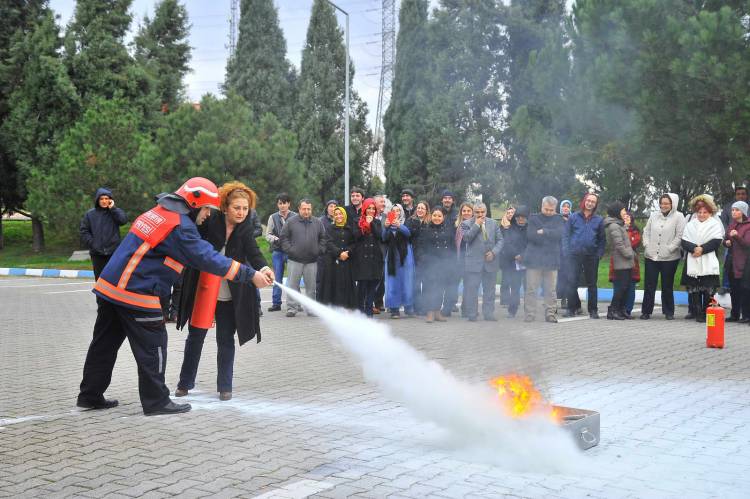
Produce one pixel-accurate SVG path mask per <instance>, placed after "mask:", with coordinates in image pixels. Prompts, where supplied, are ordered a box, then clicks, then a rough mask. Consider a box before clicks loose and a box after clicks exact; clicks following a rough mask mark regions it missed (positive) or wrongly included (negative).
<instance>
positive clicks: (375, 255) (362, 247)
mask: <svg viewBox="0 0 750 499" xmlns="http://www.w3.org/2000/svg"><path fill="white" fill-rule="evenodd" d="M381 231H382V228H381V225H380V220H378V219H374V220H373V221H372V223H371V224H370V233H369V234H363V233H362V231H361V230H360V228H359V226H357V227H355V229H354V240H355V246H354V262H353V263H354V265H353V271H354V280H355V281H379V280H381V279H382V278H383V252H382V251H381V249H380V245H381V242H380V233H381Z"/></svg>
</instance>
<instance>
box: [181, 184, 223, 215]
mask: <svg viewBox="0 0 750 499" xmlns="http://www.w3.org/2000/svg"><path fill="white" fill-rule="evenodd" d="M175 194H177V195H178V196H180V197H181V198H182V199H184V200H185V202H186V203H187V205H188V206H189V207H191V208H203V207H204V206H208V207H209V208H216V209H218V208H219V204H220V198H219V189H217V188H216V184H214V183H213V182H211V181H210V180H208V179H207V178H203V177H193V178H191V179H190V180H188V181H187V182H185V183H184V184H182V186H180V188H179V189H177V191H176V192H175Z"/></svg>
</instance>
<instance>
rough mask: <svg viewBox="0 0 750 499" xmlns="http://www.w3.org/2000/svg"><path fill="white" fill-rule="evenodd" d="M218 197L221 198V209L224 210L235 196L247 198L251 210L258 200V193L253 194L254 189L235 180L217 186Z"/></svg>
mask: <svg viewBox="0 0 750 499" xmlns="http://www.w3.org/2000/svg"><path fill="white" fill-rule="evenodd" d="M219 197H220V199H221V211H226V209H227V208H228V207H229V203H231V202H232V200H233V199H236V198H243V199H247V203H248V206H249V207H250V209H251V210H252V209H255V206H256V204H257V202H258V195H257V194H255V191H254V190H252V189H251V188H249V187H248V186H246V185H245V184H243V183H242V182H239V181H237V180H233V181H232V182H227V183H225V184H224V185H222V186H221V187H219Z"/></svg>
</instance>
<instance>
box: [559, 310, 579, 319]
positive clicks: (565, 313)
mask: <svg viewBox="0 0 750 499" xmlns="http://www.w3.org/2000/svg"><path fill="white" fill-rule="evenodd" d="M562 316H563V317H564V318H566V319H568V318H570V317H575V316H576V313H575V312H571V311H570V310H566V311H565V312H563V314H562Z"/></svg>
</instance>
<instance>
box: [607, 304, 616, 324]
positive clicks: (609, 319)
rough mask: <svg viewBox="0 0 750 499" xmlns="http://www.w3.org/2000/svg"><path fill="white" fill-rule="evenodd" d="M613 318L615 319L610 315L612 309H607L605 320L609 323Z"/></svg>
mask: <svg viewBox="0 0 750 499" xmlns="http://www.w3.org/2000/svg"><path fill="white" fill-rule="evenodd" d="M614 318H615V317H614V314H613V313H612V307H611V306H610V307H607V320H608V321H611V320H612V319H614Z"/></svg>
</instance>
